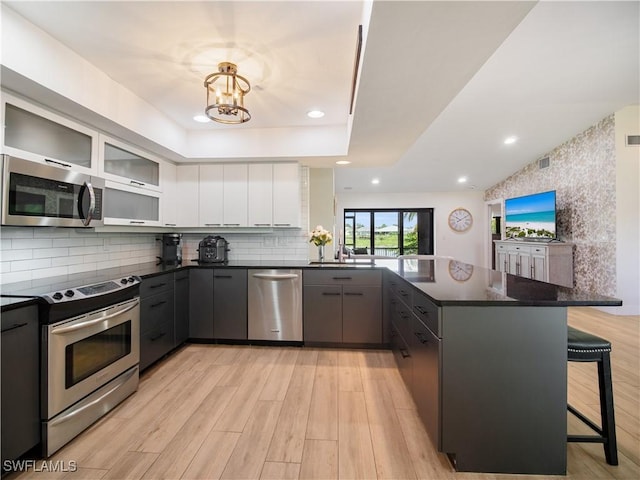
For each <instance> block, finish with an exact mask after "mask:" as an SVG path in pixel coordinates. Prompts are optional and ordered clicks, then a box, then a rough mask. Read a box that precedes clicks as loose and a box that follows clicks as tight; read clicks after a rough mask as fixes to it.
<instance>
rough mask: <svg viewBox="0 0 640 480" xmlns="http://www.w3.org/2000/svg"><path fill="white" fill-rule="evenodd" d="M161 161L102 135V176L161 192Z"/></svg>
mask: <svg viewBox="0 0 640 480" xmlns="http://www.w3.org/2000/svg"><path fill="white" fill-rule="evenodd" d="M161 162H162V161H161V160H160V159H158V158H155V157H154V156H153V155H151V154H148V153H146V152H143V151H142V150H139V149H137V148H135V147H133V146H131V145H128V144H126V143H124V142H121V141H119V140H116V139H113V138H110V137H107V136H106V135H100V163H99V165H100V176H101V177H104V178H105V179H107V180H112V181H114V182H118V183H122V184H125V185H129V186H131V187H136V188H142V189H146V190H154V191H161V188H160V164H161Z"/></svg>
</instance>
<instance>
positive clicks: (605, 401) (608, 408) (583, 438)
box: [567, 327, 618, 465]
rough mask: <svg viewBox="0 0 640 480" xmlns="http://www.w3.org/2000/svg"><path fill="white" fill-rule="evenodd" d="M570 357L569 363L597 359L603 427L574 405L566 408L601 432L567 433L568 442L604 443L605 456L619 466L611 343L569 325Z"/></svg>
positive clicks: (568, 354) (568, 351) (594, 360)
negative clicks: (588, 433) (589, 433)
mask: <svg viewBox="0 0 640 480" xmlns="http://www.w3.org/2000/svg"><path fill="white" fill-rule="evenodd" d="M567 338H568V349H567V360H568V361H570V362H598V385H599V387H600V416H601V418H602V423H601V424H602V428H600V427H598V425H596V424H595V423H593V422H592V421H591V420H589V419H588V418H587V417H585V416H584V415H583V414H581V413H580V412H578V411H577V410H576V409H575V408H573V407H572V406H571V405H567V409H568V410H569V411H570V412H571V413H573V414H574V415H575V416H576V417H578V418H579V419H580V420H581V421H582V422H584V423H585V424H586V425H587V426H589V427H590V428H591V429H592V430H594V431H595V432H596V433H597V434H598V435H568V436H567V441H569V442H593V443H603V444H604V455H605V458H606V460H607V463H608V464H609V465H618V449H617V446H616V422H615V418H614V414H613V384H612V382H611V358H610V355H609V354H610V352H611V342H609V341H607V340H605V339H603V338H600V337H596V336H595V335H591V334H590V333H587V332H583V331H581V330H578V329H576V328H573V327H568V337H567Z"/></svg>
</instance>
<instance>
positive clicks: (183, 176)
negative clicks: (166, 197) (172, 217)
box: [174, 165, 200, 227]
mask: <svg viewBox="0 0 640 480" xmlns="http://www.w3.org/2000/svg"><path fill="white" fill-rule="evenodd" d="M199 191H200V190H199V168H198V165H178V166H177V167H176V193H175V197H174V198H175V206H176V215H177V219H176V224H177V226H178V227H197V226H198V225H199V223H198V222H199V218H198V212H199V209H198V201H199Z"/></svg>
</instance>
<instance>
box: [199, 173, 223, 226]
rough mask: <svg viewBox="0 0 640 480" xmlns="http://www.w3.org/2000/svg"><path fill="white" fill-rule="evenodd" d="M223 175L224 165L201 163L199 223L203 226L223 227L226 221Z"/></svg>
mask: <svg viewBox="0 0 640 480" xmlns="http://www.w3.org/2000/svg"><path fill="white" fill-rule="evenodd" d="M223 175H224V169H223V165H217V164H214V165H200V186H199V188H200V194H199V201H198V203H197V205H199V207H200V214H199V219H200V220H199V223H198V225H199V226H201V227H222V224H223V223H224V217H223V215H224V212H223V208H222V202H223V187H222V182H223Z"/></svg>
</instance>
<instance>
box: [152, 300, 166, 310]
mask: <svg viewBox="0 0 640 480" xmlns="http://www.w3.org/2000/svg"><path fill="white" fill-rule="evenodd" d="M165 303H167V301H166V300H162V301H161V302H158V303H154V304H153V305H151V308H155V307H159V306H160V305H164V304H165Z"/></svg>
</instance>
